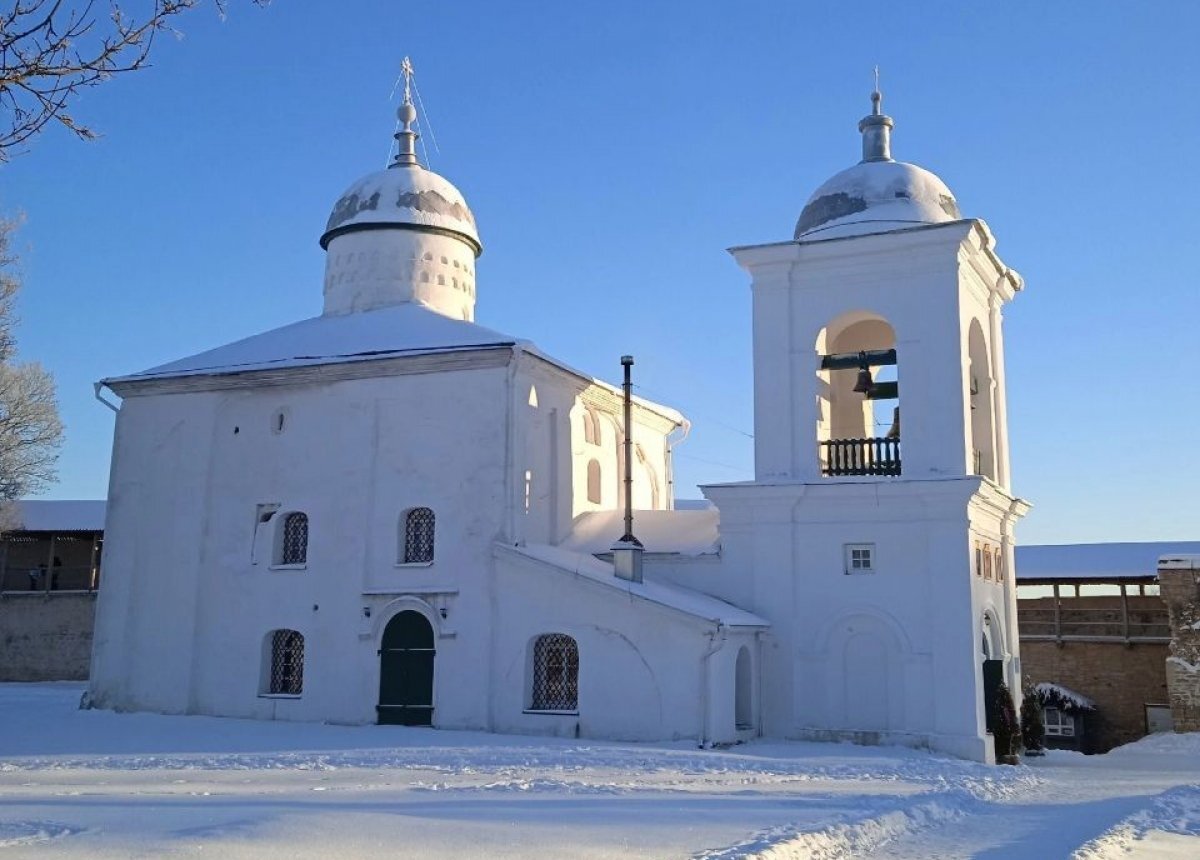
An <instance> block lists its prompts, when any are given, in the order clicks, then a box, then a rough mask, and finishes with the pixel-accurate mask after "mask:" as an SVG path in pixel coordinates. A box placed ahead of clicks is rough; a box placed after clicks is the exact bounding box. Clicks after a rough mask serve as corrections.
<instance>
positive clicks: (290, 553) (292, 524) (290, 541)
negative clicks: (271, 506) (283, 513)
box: [279, 513, 308, 564]
mask: <svg viewBox="0 0 1200 860" xmlns="http://www.w3.org/2000/svg"><path fill="white" fill-rule="evenodd" d="M307 561H308V514H301V513H294V514H288V515H287V518H286V519H284V521H283V552H282V553H281V555H280V559H279V563H280V564H304V563H306V562H307Z"/></svg>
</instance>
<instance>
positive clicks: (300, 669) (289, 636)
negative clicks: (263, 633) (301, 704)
mask: <svg viewBox="0 0 1200 860" xmlns="http://www.w3.org/2000/svg"><path fill="white" fill-rule="evenodd" d="M270 636H271V655H270V656H271V665H270V673H269V675H268V678H267V684H266V688H267V690H266V691H267V693H269V694H271V695H273V696H299V695H300V693H301V692H303V690H304V636H303V634H301V633H299V632H297V631H295V630H272V631H271V634H270Z"/></svg>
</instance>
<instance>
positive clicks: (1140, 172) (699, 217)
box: [0, 0, 1200, 543]
mask: <svg viewBox="0 0 1200 860" xmlns="http://www.w3.org/2000/svg"><path fill="white" fill-rule="evenodd" d="M181 28H182V29H183V31H184V33H185V36H184V38H182V39H181V40H178V41H176V40H173V39H171V38H164V39H162V40H161V43H160V44H158V45H157V46H156V51H155V57H154V67H153V68H151V69H149V70H148V71H145V72H142V73H140V74H138V75H136V76H131V77H127V78H124V79H120V80H115V81H112V82H110V83H108V84H106V85H104V86H102V87H100V88H97V89H94V90H92V91H90V92H88V93H87V94H86V97H85V98H84V99H82V100H81V101H80V102H79V103H78V104H77V105H76V107H75V109H74V111H73V112H74V113H75V114H76V115H77V117H78V118H79V119H81V120H83V121H85V122H87V123H91V124H93V125H94V126H96V127H97V128H98V129H99V130H100V131H102V132H103V135H104V136H103V138H102V139H101V140H100V141H98V142H95V143H91V144H85V143H80V142H78V141H76V140H74V139H71V138H70V137H69V136H68V135H67V134H65V133H63V132H61V131H58V130H53V131H51V132H49V133H47V134H46V135H44V136H42V137H41V138H40V139H38V140H37V141H36V142H35V143H34V144H33V146H32V148H31V150H30V152H29V153H28V154H26V155H23V156H20V157H19V158H17V159H15V160H14V161H13V162H12V163H11V164H9V165H6V166H2V167H0V209H2V210H3V211H7V212H13V211H17V210H19V211H23V212H24V213H25V216H26V219H27V222H26V225H25V227H24V228H23V230H22V231H21V233H20V235H19V237H18V247H19V249H20V250H21V252H22V254H23V257H24V270H25V275H26V287H25V291H24V293H23V295H22V299H21V312H22V318H23V323H22V326H21V329H20V347H21V352H22V355H23V357H24V358H27V359H36V360H39V361H42V362H43V363H44V364H46V365H47V366H48V367H49V368H50V369H51V370H52V371H53V372H54V374H55V376H56V378H57V380H58V386H59V398H60V402H61V409H62V414H63V417H64V420H65V421H66V423H67V434H68V436H67V444H66V447H65V449H64V451H63V456H62V459H61V480H60V482H59V484H58V485H57V486H56V487H55V488H54V489H53V490H52V491H51V492H50V493H49V494H48V496H49V497H51V498H77V497H92V498H98V497H102V496H103V495H104V494H105V488H106V482H107V475H108V460H109V450H110V446H111V441H112V427H113V415H112V413H110V412H109V411H108V410H107V409H105V408H104V407H103V406H101V405H100V404H98V403H96V402H95V401H94V400H93V399H92V389H91V384H92V382H93V381H95V380H97V379H99V378H101V377H104V376H110V375H115V374H120V373H124V372H130V371H136V370H140V369H144V368H146V367H149V366H152V365H155V364H158V363H161V362H163V361H166V360H169V359H172V358H177V357H181V356H183V355H187V354H190V353H193V352H197V351H199V350H202V349H205V348H207V347H210V346H214V345H217V344H220V343H224V342H228V341H231V340H235V339H237V338H240V337H243V336H246V335H249V334H252V333H255V332H259V331H262V330H265V329H268V328H273V327H275V326H278V325H281V324H284V323H287V322H290V321H294V320H297V319H301V318H304V317H309V316H313V315H316V314H318V313H319V312H320V308H321V280H322V266H323V255H322V252H321V250H320V248H319V247H318V245H317V238H318V236H319V235H320V233H321V231H322V228H323V225H324V221H325V218H326V216H327V214H328V210H329V208H330V206H331V205H332V203H333V201H334V200H335V199H336V198H337V197H338V196H339V194H340V193H341V192H342V190H343V189H344V188H345V186H347V185H349V184H350V183H351V181H353V180H354V179H355V178H357V177H358V176H359V175H360V174H363V173H366V172H368V171H370V170H373V169H376V168H378V167H381V166H382V165H383V164H384V162H385V158H386V155H387V149H388V144H389V142H390V134H391V133H392V131H393V124H394V119H393V116H394V109H395V105H394V103H389V100H388V99H389V94H390V92H391V89H392V84H393V81H394V80H395V78H396V74H397V70H398V66H399V61H400V58H401V57H402V56H404V55H405V54H409V55H411V56H412V58H413V61H414V63H415V64H416V67H417V81H418V84H419V87H420V90H421V94H422V96H423V99H424V102H425V106H426V107H427V108H428V110H429V114H430V117H431V119H432V124H433V131H434V133H435V134H436V137H437V142H438V144H439V145H440V151H438V152H432V153H431V155H432V165H431V166H432V167H433V168H434V169H436V170H437V171H439V172H441V173H443V174H445V175H446V176H447V177H448V178H450V179H451V180H452V181H453V182H454V183H455V184H456V185H458V186H459V188H461V189H462V190H463V192H464V193H465V194H466V195H467V198H468V200H469V201H470V203H471V205H472V208H473V209H474V211H475V215H476V218H477V219H478V222H479V225H480V229H481V232H482V235H483V241H484V246H485V251H484V255H483V257H482V259H481V260H480V261H479V266H478V294H479V305H478V308H477V319H478V321H479V322H480V323H481V324H483V325H487V326H489V327H492V328H496V329H499V330H501V331H507V332H510V333H513V334H519V335H523V336H526V337H529V338H531V339H532V340H534V341H535V342H537V343H538V344H539V346H541V347H542V348H543V349H545V350H547V351H548V352H550V353H551V354H553V355H555V356H557V357H559V358H561V359H563V360H564V361H567V362H568V363H571V364H573V365H575V366H577V367H580V368H581V369H584V370H587V371H589V372H592V373H594V374H597V375H601V376H604V377H606V378H609V379H616V378H617V377H618V376H619V372H620V367H619V364H618V358H619V356H620V355H621V354H622V353H633V354H634V355H636V356H637V361H638V364H637V368H636V371H637V377H638V379H639V381H640V382H641V384H642V386H643V391H644V393H646V394H647V395H648V396H651V397H655V398H657V399H660V400H664V401H665V402H668V403H670V404H672V405H675V406H677V407H678V408H680V409H682V410H683V411H684V412H686V413H687V414H688V415H689V416H690V417H691V418H692V420H693V422H694V423H695V430H694V431H693V433H692V436H691V438H690V439H689V440H688V441H687V442H686V443H685V444H684V445H682V446H681V447H680V448H679V449H678V451H677V459H676V467H677V469H676V471H677V486H678V490H677V495H679V496H681V497H695V496H697V495H698V491H697V489H696V487H695V485H696V484H697V483H708V482H720V481H728V480H738V479H743V478H747V477H749V476H750V475H751V471H752V459H753V442H752V440H751V438H750V437H749V434H750V433H751V432H752V431H753V426H752V408H751V384H750V383H751V377H750V373H751V366H750V329H749V318H750V315H749V311H750V295H749V290H748V285H747V279H746V277H745V275H744V274H743V273H742V272H741V271H740V270H739V269H738V268H737V267H736V266H735V265H734V263H733V261H732V259H731V258H730V257H729V256H728V255H727V254H726V253H725V250H724V249H725V248H727V247H729V246H732V245H738V244H751V243H757V242H767V241H775V240H782V239H787V238H790V236H791V232H792V228H793V225H794V224H795V220H796V217H797V215H798V214H799V212H800V209H801V207H802V206H803V204H804V202H805V200H806V198H807V197H808V195H809V194H810V193H811V191H812V190H813V189H814V188H815V187H816V186H817V185H819V184H820V183H821V182H822V181H824V180H825V179H826V178H827V177H829V176H830V175H832V174H833V173H834V172H836V171H837V170H840V169H842V168H844V167H847V166H849V165H850V164H852V163H854V162H855V161H857V160H858V157H859V156H858V147H859V142H858V134H857V132H856V129H855V124H856V122H857V120H858V119H859V117H861V116H862V115H863V114H864V113H865V112H866V111H867V109H868V107H869V103H868V99H867V95H868V93H869V90H870V70H871V67H872V66H874V65H875V64H876V63H878V64H879V65H880V66H881V67H882V72H883V89H884V92H885V107H886V109H887V111H888V113H890V114H891V115H892V116H893V117H895V118H896V124H897V125H896V131H895V137H894V151H895V155H896V157H897V158H899V159H901V160H907V161H913V162H916V163H917V164H920V165H922V166H924V167H927V168H929V169H931V170H933V171H934V172H936V173H937V174H939V175H940V176H941V177H942V178H943V179H944V180H945V181H946V182H947V184H949V186H950V187H951V189H953V191H954V192H955V195H956V196H957V198H958V201H959V204H960V206H961V208H962V210H963V212H964V213H965V214H966V215H968V216H973V217H982V218H984V219H986V220H987V222H988V223H989V224H990V226H991V227H992V229H993V231H994V232H995V234H996V236H997V238H998V242H999V244H998V250H999V252H1000V254H1001V256H1002V257H1003V259H1004V260H1005V261H1006V262H1007V263H1008V264H1009V265H1011V266H1013V267H1014V268H1016V269H1017V270H1019V271H1020V272H1021V273H1022V274H1023V275H1024V276H1025V278H1026V281H1027V289H1026V292H1025V293H1023V294H1021V295H1019V296H1018V297H1017V300H1016V301H1015V302H1014V303H1013V304H1012V305H1011V306H1010V307H1009V310H1008V313H1007V328H1006V336H1007V357H1008V382H1009V418H1010V429H1011V435H1012V446H1013V472H1014V486H1015V490H1016V491H1017V492H1018V493H1019V494H1020V495H1022V496H1024V497H1026V498H1028V499H1030V500H1031V501H1032V502H1033V503H1034V505H1035V509H1034V512H1033V513H1032V514H1031V515H1030V517H1029V518H1028V519H1027V520H1026V523H1025V525H1024V527H1023V529H1022V531H1021V533H1020V538H1021V539H1022V541H1023V542H1026V543H1038V542H1047V543H1050V542H1072V541H1086V540H1094V541H1104V540H1157V539H1187V538H1197V537H1200V528H1198V521H1200V518H1198V517H1197V513H1196V512H1197V504H1198V503H1197V499H1198V498H1200V494H1198V488H1200V457H1198V456H1197V455H1196V454H1195V453H1194V451H1195V448H1196V442H1195V440H1194V439H1193V437H1192V436H1191V431H1192V430H1193V429H1194V428H1195V427H1197V426H1198V425H1200V394H1198V391H1197V389H1198V386H1197V383H1196V379H1195V365H1196V361H1195V355H1196V351H1197V349H1198V346H1200V336H1198V333H1197V332H1198V327H1197V319H1198V318H1200V290H1198V289H1197V283H1196V276H1195V274H1194V271H1195V269H1194V262H1193V260H1192V259H1191V258H1192V255H1193V254H1194V252H1195V249H1196V247H1197V241H1196V234H1197V228H1198V227H1200V223H1198V221H1200V218H1198V216H1197V210H1196V201H1197V198H1198V196H1200V194H1198V192H1200V187H1198V186H1200V180H1198V179H1197V172H1196V170H1195V168H1194V166H1193V165H1192V164H1191V162H1192V161H1193V160H1194V158H1195V151H1196V149H1197V145H1198V143H1200V111H1197V110H1196V108H1195V101H1196V94H1197V81H1198V80H1200V62H1198V60H1197V56H1198V55H1200V51H1197V49H1196V44H1195V39H1196V36H1197V33H1200V4H1194V3H1145V4H1125V3H1120V4H1118V3H1096V2H1089V3H1069V2H1064V3H1044V2H1036V3H985V4H979V3H955V4H948V3H945V4H920V5H918V4H911V3H894V2H893V3H863V2H860V3H853V4H833V3H822V4H817V3H799V2H783V0H780V2H774V3H757V2H744V3H737V4H730V3H726V2H720V3H714V2H690V3H686V4H685V3H646V2H622V1H621V0H618V2H604V3H557V4H551V3H545V2H536V3H534V2H525V3H505V4H498V3H490V2H486V3H485V2H479V1H478V0H472V2H465V0H460V2H454V3H441V2H439V3H434V2H425V3H396V2H393V0H386V1H385V0H374V2H371V0H345V2H339V3H336V4H333V3H313V2H299V0H275V2H274V3H273V4H272V5H271V6H270V7H269V8H268V9H266V10H259V9H255V8H253V7H251V6H250V5H249V4H248V3H245V2H238V0H233V3H232V9H231V14H230V16H229V18H228V20H226V21H225V22H223V23H222V22H221V21H219V20H218V18H217V16H216V15H215V13H214V12H213V11H212V10H211V9H205V10H200V11H197V12H195V13H193V14H191V15H190V16H189V17H188V18H187V19H186V20H184V21H182V22H181ZM427 140H428V138H427Z"/></svg>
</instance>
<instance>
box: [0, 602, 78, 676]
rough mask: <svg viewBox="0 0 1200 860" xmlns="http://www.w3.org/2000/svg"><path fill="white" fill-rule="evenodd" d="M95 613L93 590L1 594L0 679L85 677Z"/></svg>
mask: <svg viewBox="0 0 1200 860" xmlns="http://www.w3.org/2000/svg"><path fill="white" fill-rule="evenodd" d="M95 614H96V595H95V592H92V593H90V594H82V593H81V594H62V593H60V594H54V593H51V594H44V593H38V592H35V593H32V594H16V595H10V594H5V595H3V596H0V681H83V680H86V679H87V676H88V669H89V666H90V665H91V660H92V627H93V624H94V621H95Z"/></svg>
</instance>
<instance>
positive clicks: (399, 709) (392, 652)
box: [375, 609, 436, 726]
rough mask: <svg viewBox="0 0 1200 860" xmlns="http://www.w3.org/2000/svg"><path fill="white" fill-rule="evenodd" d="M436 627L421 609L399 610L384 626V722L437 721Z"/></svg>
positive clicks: (381, 714) (381, 677) (381, 693)
mask: <svg viewBox="0 0 1200 860" xmlns="http://www.w3.org/2000/svg"><path fill="white" fill-rule="evenodd" d="M435 653H436V651H435V649H434V645H433V627H432V626H431V625H430V623H429V621H428V619H426V618H425V616H424V615H422V614H421V613H420V612H416V611H414V610H411V609H406V610H404V611H403V612H398V613H396V615H394V616H393V617H392V619H391V620H390V621H389V622H388V623H387V627H385V628H384V629H383V641H382V642H381V643H380V646H379V704H378V705H376V707H375V711H376V713H378V715H379V723H380V724H381V725H396V726H429V725H432V724H433V658H434V654H435Z"/></svg>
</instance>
